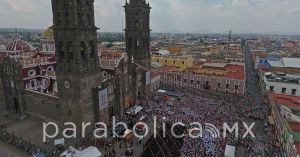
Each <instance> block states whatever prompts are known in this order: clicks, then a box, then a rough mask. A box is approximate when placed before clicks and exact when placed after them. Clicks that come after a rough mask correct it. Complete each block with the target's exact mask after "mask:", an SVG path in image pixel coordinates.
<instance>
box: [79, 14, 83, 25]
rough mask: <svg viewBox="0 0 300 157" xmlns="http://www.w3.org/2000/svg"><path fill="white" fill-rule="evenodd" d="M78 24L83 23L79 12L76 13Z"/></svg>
mask: <svg viewBox="0 0 300 157" xmlns="http://www.w3.org/2000/svg"><path fill="white" fill-rule="evenodd" d="M78 25H81V26H82V25H83V18H82V14H81V13H78Z"/></svg>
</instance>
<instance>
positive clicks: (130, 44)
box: [127, 38, 132, 51]
mask: <svg viewBox="0 0 300 157" xmlns="http://www.w3.org/2000/svg"><path fill="white" fill-rule="evenodd" d="M127 49H128V51H131V50H132V38H129V39H128V43H127Z"/></svg>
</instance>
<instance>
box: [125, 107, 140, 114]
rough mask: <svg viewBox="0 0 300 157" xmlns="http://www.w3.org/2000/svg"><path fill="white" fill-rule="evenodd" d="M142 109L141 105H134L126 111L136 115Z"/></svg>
mask: <svg viewBox="0 0 300 157" xmlns="http://www.w3.org/2000/svg"><path fill="white" fill-rule="evenodd" d="M142 110H143V107H141V106H134V107H132V108H130V109H128V111H127V112H126V113H127V114H131V115H136V114H138V113H139V112H141V111H142Z"/></svg>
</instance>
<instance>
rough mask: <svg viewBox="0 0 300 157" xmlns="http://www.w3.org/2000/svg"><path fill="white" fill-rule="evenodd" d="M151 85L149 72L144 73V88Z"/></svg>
mask: <svg viewBox="0 0 300 157" xmlns="http://www.w3.org/2000/svg"><path fill="white" fill-rule="evenodd" d="M150 83H151V75H150V71H147V72H146V86H148V85H149V84H150Z"/></svg>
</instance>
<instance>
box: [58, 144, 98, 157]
mask: <svg viewBox="0 0 300 157" xmlns="http://www.w3.org/2000/svg"><path fill="white" fill-rule="evenodd" d="M60 156H61V157H102V156H103V155H102V153H101V152H100V151H99V150H98V149H97V148H96V147H93V146H90V147H88V148H86V149H84V150H83V151H79V150H76V149H75V148H73V147H70V148H69V149H68V150H66V151H65V152H64V153H62V154H61V155H60Z"/></svg>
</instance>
